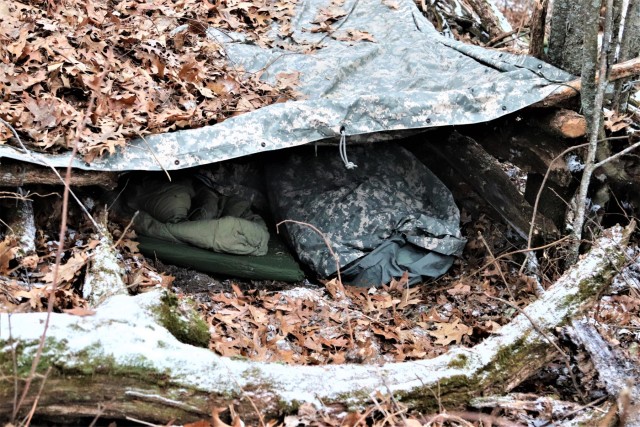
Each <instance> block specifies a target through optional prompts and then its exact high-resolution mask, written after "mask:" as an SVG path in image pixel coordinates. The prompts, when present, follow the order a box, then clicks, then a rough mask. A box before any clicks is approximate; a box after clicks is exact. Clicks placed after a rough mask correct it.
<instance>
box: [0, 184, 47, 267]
mask: <svg viewBox="0 0 640 427" xmlns="http://www.w3.org/2000/svg"><path fill="white" fill-rule="evenodd" d="M21 193H22V190H21V189H18V192H17V193H16V198H15V200H14V199H8V201H7V202H8V203H10V204H12V205H13V206H12V208H11V209H6V212H7V215H6V218H5V223H6V225H7V236H8V237H9V238H13V239H15V241H16V242H17V251H16V253H15V258H14V259H15V260H16V261H18V262H21V263H22V262H25V263H27V264H30V265H37V263H38V256H37V255H36V224H35V218H34V214H33V202H32V201H31V200H30V199H28V198H27V197H18V196H19V195H20V194H21ZM0 219H2V218H0Z"/></svg>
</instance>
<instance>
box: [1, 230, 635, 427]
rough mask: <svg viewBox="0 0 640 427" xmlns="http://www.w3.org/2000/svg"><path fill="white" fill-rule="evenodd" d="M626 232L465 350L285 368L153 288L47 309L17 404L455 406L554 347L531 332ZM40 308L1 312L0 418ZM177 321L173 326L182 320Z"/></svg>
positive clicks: (111, 410) (608, 234) (604, 272)
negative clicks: (235, 355) (236, 345)
mask: <svg viewBox="0 0 640 427" xmlns="http://www.w3.org/2000/svg"><path fill="white" fill-rule="evenodd" d="M631 232H632V230H631V229H623V228H622V227H614V228H611V229H608V230H605V231H604V232H603V235H602V237H601V238H599V239H598V240H597V241H596V242H595V243H594V245H593V248H592V249H591V251H590V252H589V253H587V254H586V255H585V256H584V257H583V258H582V259H581V260H580V261H579V262H578V263H577V264H576V265H575V266H573V267H572V268H571V269H569V270H568V271H567V272H566V273H565V274H564V275H563V276H562V277H561V278H560V279H559V280H558V281H557V282H556V283H555V284H554V285H553V286H552V287H550V288H549V289H548V290H547V291H546V292H545V293H544V295H543V296H542V297H541V298H540V299H539V300H537V301H535V302H533V303H532V304H530V305H529V306H528V307H527V308H526V309H525V310H524V311H525V313H526V314H527V316H528V317H527V316H524V315H522V314H520V315H518V316H516V317H515V318H514V320H513V321H512V322H511V323H510V324H508V325H505V326H504V327H503V328H502V329H501V330H500V333H499V334H497V335H494V336H492V337H490V338H488V339H486V340H485V341H483V342H482V343H481V344H479V345H477V346H476V347H474V348H460V347H453V348H451V349H450V351H449V352H447V353H446V354H444V355H442V356H439V357H437V358H434V359H430V360H421V361H413V362H406V363H389V364H386V365H383V366H377V365H331V366H329V365H327V366H287V365H282V364H267V363H260V362H252V361H248V360H241V359H227V358H223V357H220V356H217V355H216V354H214V353H213V352H212V351H210V350H208V349H205V348H197V347H194V346H191V345H187V344H183V343H181V342H180V341H178V340H177V339H176V338H175V337H174V335H172V334H171V333H170V332H169V330H168V329H167V327H165V326H166V325H170V324H173V325H174V326H173V328H175V324H176V323H175V322H166V317H163V315H162V313H164V314H165V315H166V313H167V304H175V300H176V298H175V297H173V298H172V297H171V296H170V294H167V291H164V290H161V289H155V290H153V291H151V292H148V293H144V294H140V295H137V296H134V297H131V296H126V295H116V296H113V297H111V298H109V299H108V300H107V301H105V302H104V303H103V304H102V305H100V306H99V307H98V308H97V309H96V313H95V315H93V316H85V317H80V316H73V315H69V314H60V313H53V314H51V318H50V326H49V330H48V332H47V337H46V341H45V345H44V351H43V353H42V358H41V361H42V362H41V364H40V365H39V369H38V373H39V374H42V373H43V372H45V371H46V370H47V369H48V368H52V370H51V372H50V374H49V376H48V378H47V379H46V383H45V384H44V386H43V387H42V389H41V390H40V391H38V390H37V389H38V386H39V384H37V385H38V386H33V387H31V390H30V391H29V393H27V395H26V399H25V401H24V404H23V407H22V408H20V410H21V411H20V412H21V413H25V412H28V408H30V407H31V405H32V404H33V403H34V402H35V401H36V399H38V401H37V405H36V409H35V410H36V414H37V415H38V416H40V417H45V416H50V417H56V419H57V420H59V421H61V420H78V419H79V418H83V417H94V416H96V415H98V414H100V415H101V416H102V417H105V418H119V419H123V418H125V417H127V416H129V417H134V418H138V419H143V420H145V421H147V422H157V423H166V422H167V421H169V420H174V421H180V422H187V421H190V420H195V419H198V418H203V417H206V416H207V415H209V414H210V413H211V410H212V408H216V407H217V408H221V407H226V406H227V405H229V404H233V405H237V408H238V409H237V411H238V412H239V413H240V414H242V417H243V418H244V420H245V422H247V424H248V425H257V424H258V419H259V418H261V417H262V416H264V417H265V418H271V417H275V416H277V415H279V414H282V413H283V412H284V413H286V412H291V411H294V410H295V408H296V407H297V405H299V404H300V403H303V402H309V403H313V404H315V405H318V406H322V405H330V404H333V403H341V404H347V405H353V406H357V405H362V404H365V403H367V402H368V401H370V396H371V395H372V393H375V392H379V393H383V394H384V393H393V394H394V396H395V398H396V399H400V400H402V401H403V402H404V403H405V404H406V405H408V406H409V407H410V408H416V409H422V410H434V409H436V410H437V408H438V405H439V404H441V405H443V406H444V407H446V408H447V409H451V410H453V409H455V408H461V407H464V406H465V405H467V403H468V402H469V399H470V398H472V397H476V396H480V395H486V394H501V393H504V392H508V391H510V390H511V389H513V388H514V387H515V386H517V385H518V384H519V383H520V382H521V381H522V380H523V379H525V378H526V377H527V376H529V375H530V374H531V373H533V372H535V371H536V370H537V369H539V367H540V366H542V365H543V364H544V363H545V362H546V361H547V359H548V358H549V354H552V353H553V351H550V348H552V346H551V344H550V343H549V341H548V340H547V338H545V337H544V336H543V335H541V334H540V333H539V331H543V332H544V334H545V335H546V336H547V337H548V336H552V334H553V331H554V330H555V328H556V327H557V326H558V325H560V324H563V323H565V322H566V321H567V320H568V319H569V318H570V317H571V316H573V315H575V314H576V313H579V312H580V311H581V310H583V309H584V308H585V306H588V305H590V304H592V303H593V302H594V299H595V298H596V296H597V295H598V294H599V292H600V291H601V290H602V289H603V288H604V287H605V286H607V284H608V283H609V281H610V279H611V278H612V277H613V276H614V275H615V274H616V272H617V271H618V270H619V268H620V267H621V266H622V264H623V263H624V262H625V257H624V250H625V245H626V244H627V242H628V239H629V235H630V233H631ZM172 301H173V302H172ZM172 313H175V315H174V316H173V318H174V320H176V319H177V320H181V319H186V318H188V316H187V317H186V316H184V312H182V311H176V310H175V309H174V310H173V311H172ZM46 316H47V314H46V313H25V314H14V315H12V316H11V317H9V316H8V315H7V314H0V372H3V374H4V377H3V378H2V379H0V381H3V386H2V387H0V417H7V415H8V414H10V413H11V411H12V409H13V400H14V393H15V390H14V386H15V385H14V384H18V387H21V385H22V384H23V382H22V380H23V379H24V377H25V375H27V373H28V371H29V369H28V368H29V367H30V366H31V363H32V360H33V357H34V354H35V353H36V351H37V347H38V343H39V340H40V335H41V333H42V326H41V324H42V322H43V321H44V319H45V317H46ZM170 317H171V316H170ZM163 318H164V319H165V320H164V321H163V320H162V319H163ZM181 321H182V322H183V323H182V324H181V325H182V326H181V327H180V328H184V329H187V330H188V329H189V327H191V326H189V325H188V324H187V323H189V322H186V321H184V320H181ZM532 322H535V326H533V324H532ZM193 323H194V324H196V326H194V327H193V328H192V329H193V330H196V331H202V325H201V324H198V322H197V320H194V322H193ZM163 325H164V326H163ZM197 325H199V326H197ZM205 331H206V329H205ZM187 332H188V331H187ZM174 333H175V330H174ZM14 361H16V362H15V363H16V369H14V367H13V366H14ZM16 376H17V380H16V382H15V383H14V378H13V377H16ZM433 390H438V398H437V399H436V398H434V395H433ZM254 405H255V408H257V409H253V408H254ZM258 411H259V412H260V413H259V414H258V413H257V412H258ZM85 419H86V418H85Z"/></svg>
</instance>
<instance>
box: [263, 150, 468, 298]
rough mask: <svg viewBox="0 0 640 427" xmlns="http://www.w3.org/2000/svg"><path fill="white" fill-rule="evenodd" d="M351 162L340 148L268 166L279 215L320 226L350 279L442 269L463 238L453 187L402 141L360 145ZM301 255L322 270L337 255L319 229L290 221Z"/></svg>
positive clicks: (414, 278) (377, 279)
mask: <svg viewBox="0 0 640 427" xmlns="http://www.w3.org/2000/svg"><path fill="white" fill-rule="evenodd" d="M349 160H351V161H352V162H353V163H355V164H357V165H358V167H356V168H353V169H351V170H349V169H346V168H345V167H344V164H343V162H342V159H340V157H339V156H337V155H336V153H335V152H334V150H327V149H323V150H320V151H319V152H318V154H317V155H315V154H314V152H313V150H312V149H309V150H308V151H305V152H304V153H294V154H292V155H289V156H287V157H286V158H285V159H284V160H281V161H279V162H276V163H271V164H269V165H268V166H267V175H266V178H267V179H266V182H267V186H268V193H269V199H270V201H271V206H272V209H273V211H274V216H276V219H293V220H297V221H301V222H305V223H308V224H312V225H314V226H315V227H317V228H318V229H319V230H321V231H322V233H323V234H324V236H325V237H326V238H327V239H328V240H329V242H330V243H331V246H332V249H333V250H334V251H335V253H336V255H337V256H338V257H339V258H340V268H341V269H343V268H344V267H348V268H347V269H346V270H344V271H342V273H343V277H345V278H346V279H347V281H348V282H350V283H352V284H356V285H358V286H378V285H380V284H383V283H388V282H389V280H390V279H391V278H392V277H399V276H401V275H402V273H403V272H404V271H407V272H408V273H409V279H410V283H417V282H419V281H421V280H423V279H424V278H425V277H437V276H440V275H442V274H444V273H445V272H446V271H447V270H448V269H449V267H451V264H452V263H453V259H454V256H455V255H459V254H460V253H461V252H462V249H463V248H464V245H465V242H466V241H465V240H464V239H463V238H462V236H461V234H460V228H459V224H460V213H459V212H458V208H457V207H456V205H455V202H454V200H453V196H452V195H451V193H450V192H449V190H448V189H447V188H446V187H445V186H444V184H442V182H440V181H439V180H438V178H436V176H435V175H433V174H432V173H431V172H430V171H429V170H428V169H427V167H426V166H425V165H424V164H423V163H421V162H420V161H419V160H418V159H417V158H416V157H415V156H414V155H413V154H411V153H410V152H409V151H407V150H406V149H404V148H402V147H400V146H390V145H385V144H374V145H371V146H368V147H364V146H361V147H355V148H352V149H350V151H349ZM286 229H287V235H288V238H289V240H290V242H291V244H292V246H293V248H294V249H295V250H296V253H297V254H298V257H299V258H300V260H301V261H303V262H305V263H306V264H307V265H309V266H310V267H311V268H312V269H313V270H314V271H315V272H316V273H318V274H320V275H321V276H330V275H332V274H334V273H336V261H335V259H334V258H333V257H332V255H331V253H330V252H329V251H328V250H327V246H326V243H325V241H324V239H323V237H321V236H320V235H319V234H318V233H316V232H315V231H314V230H312V229H311V228H310V227H308V226H305V225H299V224H295V223H287V224H286Z"/></svg>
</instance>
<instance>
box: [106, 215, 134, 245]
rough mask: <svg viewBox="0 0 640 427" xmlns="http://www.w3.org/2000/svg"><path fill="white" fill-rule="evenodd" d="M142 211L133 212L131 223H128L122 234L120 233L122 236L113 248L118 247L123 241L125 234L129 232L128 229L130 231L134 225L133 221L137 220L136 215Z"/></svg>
mask: <svg viewBox="0 0 640 427" xmlns="http://www.w3.org/2000/svg"><path fill="white" fill-rule="evenodd" d="M139 213H140V211H136V212H135V213H134V214H133V217H131V220H130V221H129V224H127V226H126V227H125V228H124V231H123V232H122V234H121V235H120V238H119V239H118V241H116V242H115V243H114V244H113V246H111V248H112V249H115V248H117V247H118V245H119V244H120V242H122V239H124V236H125V235H126V234H127V231H129V228H131V226H132V225H133V222H134V221H135V220H136V217H137V216H138V214H139Z"/></svg>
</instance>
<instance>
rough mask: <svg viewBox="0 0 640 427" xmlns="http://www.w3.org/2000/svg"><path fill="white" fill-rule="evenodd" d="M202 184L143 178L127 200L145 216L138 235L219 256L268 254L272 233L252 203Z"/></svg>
mask: <svg viewBox="0 0 640 427" xmlns="http://www.w3.org/2000/svg"><path fill="white" fill-rule="evenodd" d="M196 184H197V185H193V183H192V182H191V180H188V179H182V180H178V181H176V182H167V181H166V180H161V179H157V178H155V177H145V178H143V179H142V180H141V182H140V183H139V184H137V185H134V186H133V188H131V189H130V190H129V191H128V192H127V194H126V195H125V198H126V201H125V203H126V206H127V208H129V209H130V210H132V211H139V213H138V215H137V217H136V219H135V222H134V228H135V230H136V231H137V232H138V233H139V234H141V235H143V236H149V237H154V238H157V239H161V240H165V241H169V242H173V243H186V244H190V245H193V246H196V247H199V248H203V249H208V250H212V251H214V252H220V253H226V254H235V255H265V254H266V253H267V245H268V242H269V232H268V231H267V227H266V225H265V223H264V221H263V220H262V218H261V217H260V216H259V215H257V214H254V213H253V212H252V211H251V203H250V202H247V201H244V200H242V199H240V198H238V197H233V196H231V197H229V196H223V195H220V194H218V193H216V192H215V191H213V190H212V189H211V188H209V187H207V186H206V185H203V184H201V183H199V182H197V183H196Z"/></svg>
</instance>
